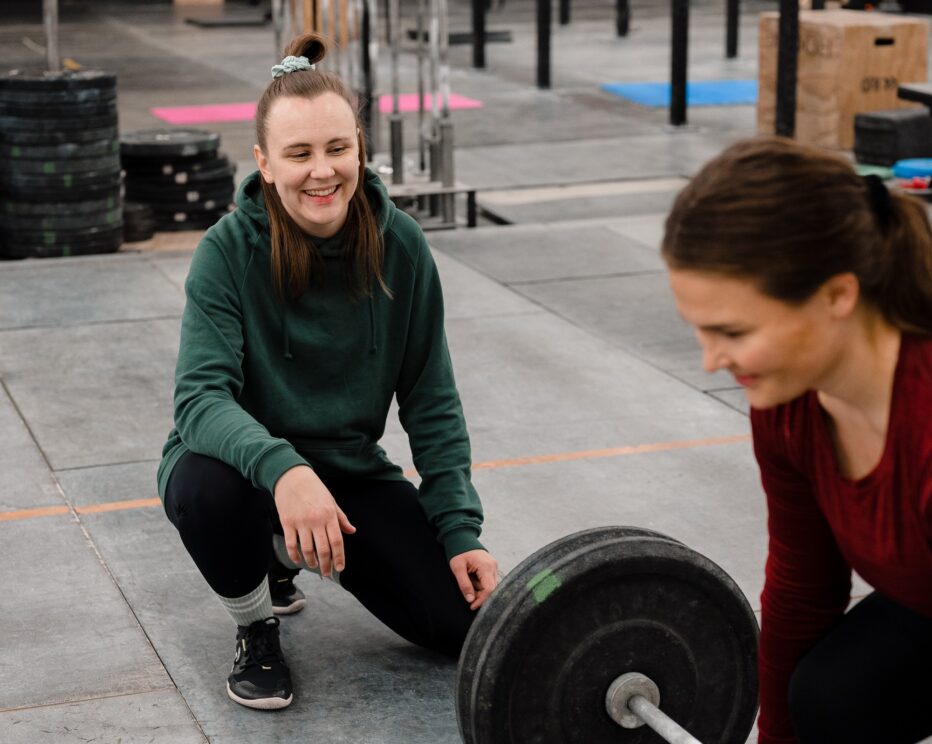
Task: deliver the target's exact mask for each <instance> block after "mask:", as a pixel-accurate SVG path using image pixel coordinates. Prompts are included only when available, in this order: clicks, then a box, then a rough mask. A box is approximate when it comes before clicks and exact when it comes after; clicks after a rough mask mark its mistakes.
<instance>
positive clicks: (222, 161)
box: [123, 151, 230, 178]
mask: <svg viewBox="0 0 932 744" xmlns="http://www.w3.org/2000/svg"><path fill="white" fill-rule="evenodd" d="M229 165H230V159H229V158H228V157H227V156H226V155H223V154H221V153H219V152H215V151H208V152H204V153H199V154H197V155H194V156H192V157H187V158H157V157H147V158H134V157H131V156H127V155H123V168H124V169H125V170H126V172H127V173H128V174H130V175H131V176H133V177H136V176H139V177H140V178H148V177H150V176H161V177H163V178H166V177H169V176H173V175H174V174H175V173H178V172H186V173H200V172H201V171H205V170H216V169H218V168H225V167H227V166H229Z"/></svg>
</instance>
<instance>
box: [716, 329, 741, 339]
mask: <svg viewBox="0 0 932 744" xmlns="http://www.w3.org/2000/svg"><path fill="white" fill-rule="evenodd" d="M744 333H745V332H744V331H733V330H727V331H722V335H723V336H724V337H725V338H741V337H742V336H743V335H744Z"/></svg>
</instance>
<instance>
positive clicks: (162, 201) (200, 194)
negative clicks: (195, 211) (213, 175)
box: [126, 184, 233, 211]
mask: <svg viewBox="0 0 932 744" xmlns="http://www.w3.org/2000/svg"><path fill="white" fill-rule="evenodd" d="M126 196H127V198H128V199H130V200H131V201H138V202H142V203H143V204H151V205H152V206H153V207H154V208H156V209H163V210H165V209H170V210H172V211H176V210H179V209H180V210H182V211H184V207H185V205H188V204H200V203H204V202H207V201H215V202H219V201H222V202H224V203H232V201H233V186H232V185H231V184H227V185H225V186H222V187H220V188H209V189H192V188H185V189H183V190H181V189H178V188H173V189H168V188H165V189H140V188H134V187H133V186H132V185H131V184H127V187H126Z"/></svg>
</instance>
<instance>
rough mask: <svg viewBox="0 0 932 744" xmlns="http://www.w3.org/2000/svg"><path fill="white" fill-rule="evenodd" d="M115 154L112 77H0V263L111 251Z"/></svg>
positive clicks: (114, 243)
mask: <svg viewBox="0 0 932 744" xmlns="http://www.w3.org/2000/svg"><path fill="white" fill-rule="evenodd" d="M118 153H119V143H118V141H117V109H116V76H115V75H112V74H110V73H105V72H99V71H90V70H89V71H83V70H82V71H79V72H72V71H63V70H57V69H50V70H47V71H39V72H37V71H30V70H11V71H9V72H7V73H5V74H2V75H0V246H2V247H0V258H29V257H45V256H67V255H75V254H79V253H102V252H111V251H115V250H117V249H118V248H119V247H120V243H121V241H122V209H121V204H120V188H121V184H122V175H121V170H120V161H119V154H118Z"/></svg>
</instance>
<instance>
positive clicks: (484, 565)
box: [450, 550, 498, 610]
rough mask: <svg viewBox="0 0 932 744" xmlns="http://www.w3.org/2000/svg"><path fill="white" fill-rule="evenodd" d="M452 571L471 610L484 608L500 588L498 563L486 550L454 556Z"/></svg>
mask: <svg viewBox="0 0 932 744" xmlns="http://www.w3.org/2000/svg"><path fill="white" fill-rule="evenodd" d="M450 570H451V571H452V572H453V576H454V577H455V578H456V583H457V584H459V587H460V591H461V592H462V593H463V598H464V599H465V600H466V601H467V602H469V609H471V610H478V609H479V608H480V607H482V603H483V602H485V600H487V599H488V598H489V595H490V594H491V593H492V590H493V589H494V588H495V587H496V586H498V561H496V560H495V559H494V558H493V557H492V556H491V554H490V553H489V552H488V551H486V550H469V551H467V552H465V553H460V554H459V555H455V556H453V557H452V558H451V559H450Z"/></svg>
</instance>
